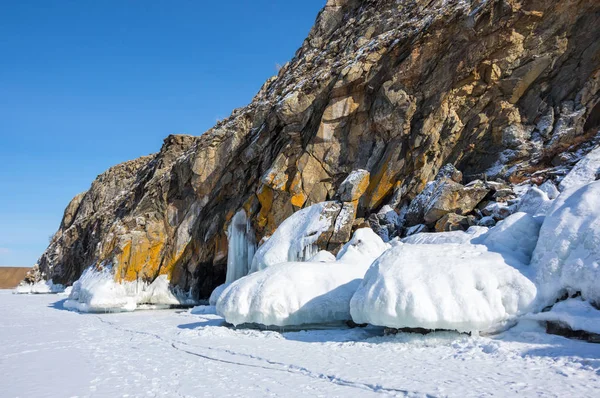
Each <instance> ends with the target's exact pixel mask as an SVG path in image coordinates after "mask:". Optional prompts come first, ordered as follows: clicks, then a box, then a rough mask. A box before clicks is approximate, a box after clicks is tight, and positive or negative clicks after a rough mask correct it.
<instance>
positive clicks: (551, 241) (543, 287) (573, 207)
mask: <svg viewBox="0 0 600 398" xmlns="http://www.w3.org/2000/svg"><path fill="white" fill-rule="evenodd" d="M599 204H600V181H596V182H593V183H591V184H588V185H585V186H583V187H579V188H578V187H575V188H572V189H569V190H567V191H565V192H563V193H562V194H561V195H560V196H559V197H558V198H557V199H556V200H555V203H554V205H553V206H552V208H551V209H550V211H549V214H548V215H547V216H546V218H545V220H544V223H543V224H542V228H541V230H540V238H539V240H538V243H537V246H536V248H535V251H534V252H533V258H532V262H531V265H532V267H533V268H534V270H535V272H536V282H537V284H538V289H539V299H540V303H539V304H540V306H541V307H544V306H546V305H551V304H553V303H554V302H555V301H556V299H558V298H559V297H561V296H562V295H564V294H565V293H569V294H574V293H577V292H581V295H582V297H583V298H584V299H586V300H589V301H592V302H595V303H600V205H599Z"/></svg>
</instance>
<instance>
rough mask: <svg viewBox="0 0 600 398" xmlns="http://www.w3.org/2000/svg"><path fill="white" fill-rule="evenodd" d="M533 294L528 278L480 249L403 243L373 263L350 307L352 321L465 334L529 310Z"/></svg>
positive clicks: (487, 327) (462, 245)
mask: <svg viewBox="0 0 600 398" xmlns="http://www.w3.org/2000/svg"><path fill="white" fill-rule="evenodd" d="M535 295H536V288H535V285H534V284H533V283H532V282H531V281H530V280H529V279H527V278H526V277H524V276H523V275H522V274H521V273H520V272H519V271H518V270H517V269H515V268H513V267H511V266H509V265H507V264H506V262H505V261H504V259H503V257H502V255H500V254H498V253H494V252H489V251H487V249H486V248H485V247H484V246H480V245H471V244H460V245H457V244H447V245H407V244H405V245H398V246H394V247H393V248H392V249H390V250H388V251H387V252H385V253H384V254H383V255H382V256H381V257H379V258H378V259H377V260H376V261H375V262H374V263H373V265H372V266H371V268H369V270H368V271H367V273H366V275H365V277H364V280H363V282H362V283H361V284H360V287H359V288H358V290H357V291H356V293H355V294H354V296H353V297H352V301H351V304H350V308H351V315H352V319H353V320H354V322H356V323H370V324H373V325H380V326H388V327H393V328H404V327H412V328H425V329H450V330H458V331H461V332H469V331H474V330H488V329H490V328H492V327H495V326H497V325H498V324H501V323H503V322H505V321H507V320H509V319H511V318H512V317H514V316H517V315H519V314H521V313H524V312H527V311H529V308H530V306H531V304H532V302H533V300H534V299H535Z"/></svg>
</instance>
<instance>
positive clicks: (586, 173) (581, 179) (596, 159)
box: [558, 148, 600, 191]
mask: <svg viewBox="0 0 600 398" xmlns="http://www.w3.org/2000/svg"><path fill="white" fill-rule="evenodd" d="M598 172H600V148H596V149H594V150H593V151H591V152H590V153H588V154H587V155H586V156H585V157H584V158H583V159H581V160H580V161H579V162H578V163H577V164H576V165H575V167H573V169H571V171H570V172H569V174H567V175H566V176H565V178H563V180H562V181H561V182H560V184H559V186H558V187H559V189H560V190H561V191H566V190H567V189H570V188H577V187H581V186H583V185H586V184H589V183H591V182H592V181H595V180H596V176H597V175H598Z"/></svg>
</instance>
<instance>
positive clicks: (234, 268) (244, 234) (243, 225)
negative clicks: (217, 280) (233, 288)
mask: <svg viewBox="0 0 600 398" xmlns="http://www.w3.org/2000/svg"><path fill="white" fill-rule="evenodd" d="M227 238H228V239H229V241H228V251H227V277H226V280H225V283H232V282H235V281H236V280H238V279H240V278H242V277H244V276H246V275H248V271H249V269H250V265H251V264H252V258H254V253H255V252H256V238H255V235H254V231H253V230H252V226H251V224H250V221H249V220H248V218H247V217H246V212H245V211H244V210H243V209H242V210H240V211H238V212H237V213H236V214H235V216H233V218H232V219H231V223H230V224H229V227H228V228H227Z"/></svg>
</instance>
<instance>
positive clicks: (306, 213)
mask: <svg viewBox="0 0 600 398" xmlns="http://www.w3.org/2000/svg"><path fill="white" fill-rule="evenodd" d="M341 207H342V205H341V204H340V203H337V202H323V203H318V204H315V205H312V206H310V207H307V208H305V209H302V210H300V211H298V212H296V213H294V214H292V215H291V216H290V217H289V218H287V219H286V220H285V221H284V222H282V223H281V225H279V227H278V228H277V230H276V231H275V233H274V234H273V235H272V236H271V237H270V238H269V240H267V241H266V242H265V243H264V244H263V245H262V246H261V247H259V248H258V250H257V251H256V254H255V255H254V259H253V260H252V267H251V269H250V272H256V271H260V270H262V269H265V268H267V267H269V266H271V265H275V264H280V263H285V262H291V261H305V260H308V259H309V258H311V257H312V256H314V255H315V254H317V252H318V251H319V248H318V246H317V241H318V240H319V237H320V236H321V235H322V234H323V233H324V232H326V231H327V230H330V229H331V228H332V227H333V223H334V222H335V217H336V216H337V214H338V213H339V212H340V211H341Z"/></svg>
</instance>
